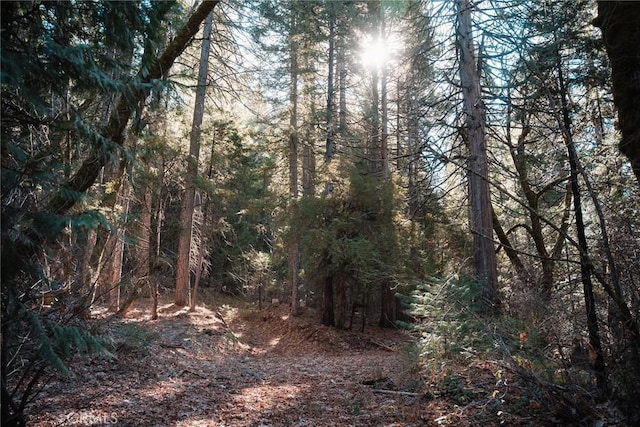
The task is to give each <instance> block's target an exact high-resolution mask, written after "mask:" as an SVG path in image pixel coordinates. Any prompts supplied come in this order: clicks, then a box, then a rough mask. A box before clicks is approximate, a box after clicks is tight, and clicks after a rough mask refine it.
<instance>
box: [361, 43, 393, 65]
mask: <svg viewBox="0 0 640 427" xmlns="http://www.w3.org/2000/svg"><path fill="white" fill-rule="evenodd" d="M388 58H389V46H388V45H387V43H386V42H385V40H383V39H374V40H366V41H365V42H364V43H363V46H362V64H363V65H364V66H365V67H370V68H381V67H382V66H383V65H384V64H385V63H386V62H387V59H388Z"/></svg>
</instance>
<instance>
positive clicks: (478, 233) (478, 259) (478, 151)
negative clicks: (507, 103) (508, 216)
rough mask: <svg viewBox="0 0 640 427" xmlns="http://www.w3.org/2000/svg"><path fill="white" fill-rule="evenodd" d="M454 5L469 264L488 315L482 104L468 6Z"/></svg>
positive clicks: (490, 265) (491, 255)
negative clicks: (464, 146) (470, 240)
mask: <svg viewBox="0 0 640 427" xmlns="http://www.w3.org/2000/svg"><path fill="white" fill-rule="evenodd" d="M457 6H458V31H457V36H458V43H459V46H460V83H461V85H462V96H463V101H464V113H465V126H464V132H465V135H464V136H465V138H466V142H467V144H468V147H469V170H468V187H469V203H470V210H469V217H470V218H469V220H470V221H469V222H470V226H471V232H472V233H473V264H474V272H475V276H476V280H477V281H478V282H479V283H480V284H481V286H482V310H483V312H484V313H485V314H489V315H491V314H497V313H499V312H500V299H499V296H498V277H497V276H498V275H497V261H496V254H495V250H494V245H493V220H492V215H491V196H490V191H489V167H488V160H487V145H486V140H485V138H486V135H485V123H484V104H483V101H482V97H481V93H480V75H479V73H478V68H477V61H476V57H475V53H474V46H473V36H472V31H471V5H470V4H469V0H458V2H457Z"/></svg>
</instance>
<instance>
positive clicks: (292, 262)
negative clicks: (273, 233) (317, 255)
mask: <svg viewBox="0 0 640 427" xmlns="http://www.w3.org/2000/svg"><path fill="white" fill-rule="evenodd" d="M289 31H290V34H289V38H290V40H289V43H290V45H289V49H290V50H289V55H290V57H289V61H290V62H289V77H290V82H289V195H290V196H291V202H290V211H291V214H292V215H294V214H295V209H296V208H295V206H296V203H297V200H298V142H299V141H298V75H299V70H298V68H299V66H298V65H299V64H298V47H297V45H296V43H295V41H294V37H295V35H296V34H297V17H296V13H295V11H294V10H293V9H292V10H291V22H290V29H289ZM298 246H299V245H298V236H292V238H291V241H290V242H289V247H288V252H289V253H288V270H289V282H290V283H291V314H292V315H293V316H297V315H298V314H299V311H300V307H299V305H300V304H299V301H298V253H299V249H298Z"/></svg>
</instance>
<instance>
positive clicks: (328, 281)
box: [322, 265, 335, 326]
mask: <svg viewBox="0 0 640 427" xmlns="http://www.w3.org/2000/svg"><path fill="white" fill-rule="evenodd" d="M325 267H328V265H327V266H325ZM322 324H323V325H325V326H334V325H335V317H334V312H333V276H332V275H329V276H327V277H325V278H324V279H323V281H322Z"/></svg>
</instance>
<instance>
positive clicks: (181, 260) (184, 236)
mask: <svg viewBox="0 0 640 427" xmlns="http://www.w3.org/2000/svg"><path fill="white" fill-rule="evenodd" d="M212 27H213V12H211V13H209V15H208V16H207V19H206V20H205V23H204V29H203V33H202V37H203V39H202V47H201V49H200V68H199V69H198V88H197V89H196V100H195V107H194V109H193V123H192V126H191V135H190V141H189V157H188V160H187V176H186V183H185V185H186V188H185V193H184V197H183V199H182V210H181V211H180V224H181V226H182V229H181V231H180V238H179V239H180V240H179V242H178V259H177V266H176V294H175V301H174V302H175V304H176V305H177V306H181V307H182V306H185V305H187V294H188V292H189V282H190V271H191V268H190V252H191V251H190V249H191V234H192V227H193V210H194V199H195V191H196V189H195V181H196V179H197V177H198V160H199V157H200V134H201V126H202V117H203V115H204V101H205V95H206V92H207V73H208V71H209V51H210V47H211V29H212Z"/></svg>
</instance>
